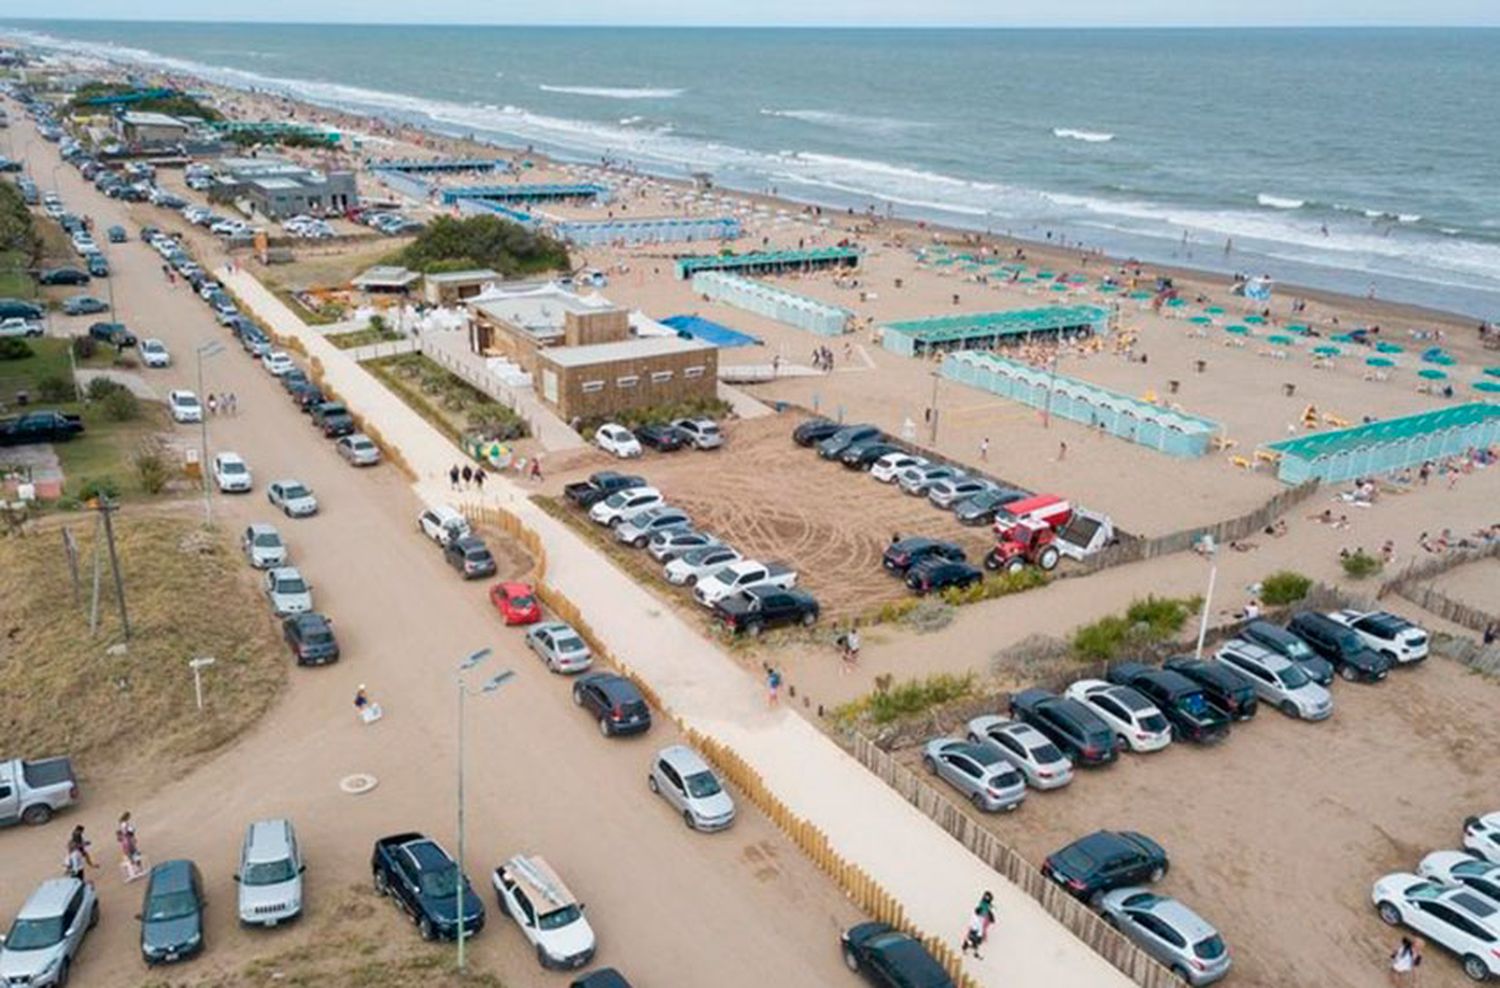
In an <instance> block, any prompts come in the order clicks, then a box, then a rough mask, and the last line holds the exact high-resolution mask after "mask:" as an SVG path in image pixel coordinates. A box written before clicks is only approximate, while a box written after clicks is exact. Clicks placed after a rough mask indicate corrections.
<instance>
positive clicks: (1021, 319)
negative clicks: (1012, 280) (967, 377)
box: [882, 305, 1109, 343]
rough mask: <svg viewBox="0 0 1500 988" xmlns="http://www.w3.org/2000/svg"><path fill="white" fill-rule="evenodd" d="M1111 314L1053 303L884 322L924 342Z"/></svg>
mask: <svg viewBox="0 0 1500 988" xmlns="http://www.w3.org/2000/svg"><path fill="white" fill-rule="evenodd" d="M1108 318H1109V311H1108V310H1107V309H1101V308H1099V307H1098V306H1093V305H1077V306H1052V307H1048V308H1041V309H1011V310H1007V311H1004V312H971V313H964V314H962V315H955V316H935V317H933V318H930V319H908V320H905V321H903V322H888V323H882V326H883V327H884V328H885V329H886V330H889V331H890V332H894V333H902V334H904V335H906V336H912V337H915V338H916V339H919V340H921V341H923V342H924V343H938V342H945V341H950V340H962V339H968V338H972V337H988V336H1020V335H1025V334H1027V333H1045V332H1050V331H1053V330H1059V329H1073V328H1074V327H1078V326H1097V325H1099V324H1101V323H1103V322H1104V321H1106V320H1107V319H1108Z"/></svg>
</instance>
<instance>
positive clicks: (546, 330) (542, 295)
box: [469, 283, 618, 337]
mask: <svg viewBox="0 0 1500 988" xmlns="http://www.w3.org/2000/svg"><path fill="white" fill-rule="evenodd" d="M469 305H470V306H471V307H473V308H474V309H476V310H478V311H479V312H482V313H484V314H485V315H487V316H489V317H490V318H491V319H496V320H498V321H500V322H503V323H506V324H508V325H511V326H516V327H518V328H520V329H522V330H525V331H526V332H527V333H530V334H531V335H533V336H539V337H550V336H556V335H558V334H560V333H561V332H562V331H563V326H564V325H565V324H566V323H567V314H568V313H569V312H573V313H577V314H578V315H583V314H586V313H590V312H608V311H609V310H611V309H615V308H618V307H617V306H616V305H615V304H614V303H612V302H610V301H609V300H608V299H606V298H604V297H603V296H600V295H587V296H585V295H577V294H574V293H573V292H570V291H568V290H567V289H565V288H562V287H561V286H559V285H554V284H551V283H548V284H546V285H542V286H540V287H535V288H531V289H529V290H525V291H521V292H517V293H514V294H511V293H508V292H507V291H506V290H505V289H497V290H496V292H495V293H493V294H487V295H481V296H479V297H477V298H472V299H469Z"/></svg>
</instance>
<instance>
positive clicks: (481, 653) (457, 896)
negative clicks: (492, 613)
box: [453, 648, 515, 971]
mask: <svg viewBox="0 0 1500 988" xmlns="http://www.w3.org/2000/svg"><path fill="white" fill-rule="evenodd" d="M491 651H492V650H491V649H489V648H481V649H479V650H478V651H476V652H472V653H470V654H469V656H468V658H466V659H464V660H463V661H462V662H460V663H459V664H458V675H457V676H455V677H454V679H455V681H456V682H457V683H458V881H457V889H456V890H455V891H454V893H453V897H454V900H455V901H454V911H453V915H454V917H455V918H456V920H457V922H458V934H457V936H456V937H455V939H456V940H457V941H458V969H459V971H463V970H464V941H465V939H466V937H465V932H466V931H465V930H464V892H465V891H467V889H466V888H465V886H464V700H465V699H466V698H467V697H469V696H470V695H473V696H483V695H484V694H486V693H493V692H495V691H496V690H498V689H499V688H500V687H501V686H503V685H505V683H506V682H507V681H508V680H510V679H511V678H513V677H514V676H515V673H514V672H512V671H511V670H509V669H504V670H501V671H500V672H498V673H496V674H495V675H493V676H491V677H490V678H489V679H487V680H485V681H484V685H482V686H480V687H479V689H478V690H477V691H474V692H472V693H471V691H470V690H469V687H468V685H467V684H465V683H464V673H465V672H468V671H469V670H470V669H472V668H474V667H475V666H477V665H479V663H481V662H483V661H484V660H485V659H487V658H489V657H490V653H491Z"/></svg>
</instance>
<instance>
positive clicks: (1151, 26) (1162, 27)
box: [0, 15, 1500, 31]
mask: <svg viewBox="0 0 1500 988" xmlns="http://www.w3.org/2000/svg"><path fill="white" fill-rule="evenodd" d="M16 21H23V22H24V21H47V22H62V23H69V24H224V25H260V26H277V25H282V26H295V27H405V28H410V27H506V28H609V29H611V30H663V29H665V30H728V31H734V30H772V31H831V30H839V31H892V30H900V31H949V30H965V31H1061V30H1075V31H1076V30H1082V31H1327V30H1346V31H1348V30H1353V31H1444V30H1481V31H1487V30H1500V17H1497V19H1496V20H1495V21H1493V22H1486V21H1478V22H1470V21H1464V22H1460V21H1454V22H1451V23H1450V22H1442V23H1435V24H1434V23H1426V24H1416V23H1401V22H1378V23H1365V22H1360V21H1342V22H1341V21H1332V22H1320V23H1302V22H1282V23H1271V24H1267V23H1243V24H1239V23H1236V24H1203V23H1199V24H1195V23H1139V24H1109V23H1051V24H976V23H972V22H970V23H964V22H954V23H947V24H904V23H899V22H895V23H884V24H839V23H829V24H785V23H780V24H771V23H750V22H746V23H730V24H723V23H701V22H700V23H676V22H674V23H660V24H640V23H636V24H620V23H611V22H608V21H560V22H559V21H523V22H516V21H354V20H344V21H334V20H305V21H304V20H290V21H289V20H247V19H222V18H209V17H187V18H184V17H107V18H100V17H90V16H87V15H77V16H46V15H20V16H14V15H12V16H7V17H3V18H0V24H9V23H14V22H16Z"/></svg>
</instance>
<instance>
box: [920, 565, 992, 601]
mask: <svg viewBox="0 0 1500 988" xmlns="http://www.w3.org/2000/svg"><path fill="white" fill-rule="evenodd" d="M983 582H984V570H982V569H980V568H979V567H978V566H972V565H970V564H969V563H965V562H961V561H958V560H954V559H940V558H935V557H929V558H927V559H924V560H922V561H921V562H919V563H917V564H916V565H914V566H911V567H909V568H908V569H907V571H906V585H907V586H908V587H909V588H911V589H912V590H915V591H916V592H917V593H919V594H929V593H937V592H939V591H942V590H946V589H948V588H949V587H957V588H959V589H960V590H962V589H964V588H966V587H970V586H973V585H974V584H976V583H983Z"/></svg>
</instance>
